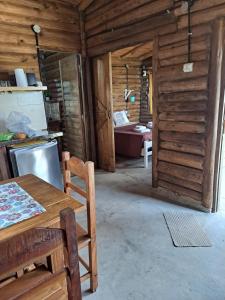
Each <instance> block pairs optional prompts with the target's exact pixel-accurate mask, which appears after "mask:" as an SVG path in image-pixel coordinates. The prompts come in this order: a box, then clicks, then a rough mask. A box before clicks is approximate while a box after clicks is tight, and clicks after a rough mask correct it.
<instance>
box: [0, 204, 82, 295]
mask: <svg viewBox="0 0 225 300" xmlns="http://www.w3.org/2000/svg"><path fill="white" fill-rule="evenodd" d="M60 223H61V228H60V229H58V228H57V229H55V228H54V229H50V228H34V229H30V230H28V231H26V232H24V233H21V234H19V235H16V236H14V237H13V238H11V239H8V240H5V241H3V242H1V243H0V257H1V259H0V276H3V275H7V274H12V273H13V272H17V270H19V269H20V270H21V269H23V268H25V267H26V266H27V265H29V264H31V263H33V262H35V261H43V260H44V259H45V262H46V263H45V265H42V266H37V267H36V268H35V269H34V270H33V271H31V272H28V273H24V274H23V275H22V276H21V277H20V278H18V279H14V280H13V281H12V280H9V281H11V282H10V283H7V281H3V282H2V283H1V285H2V287H1V288H0V299H1V300H12V299H20V300H30V299H32V300H42V299H48V300H50V299H55V298H56V299H57V298H58V299H69V300H81V285H80V272H79V258H78V247H77V238H76V221H75V215H74V211H73V210H72V209H71V208H67V209H64V210H63V211H61V213H60Z"/></svg>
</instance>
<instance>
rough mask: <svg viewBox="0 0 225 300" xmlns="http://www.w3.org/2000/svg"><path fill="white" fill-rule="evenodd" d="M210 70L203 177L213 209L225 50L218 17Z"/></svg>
mask: <svg viewBox="0 0 225 300" xmlns="http://www.w3.org/2000/svg"><path fill="white" fill-rule="evenodd" d="M212 32H213V33H212V40H211V55H210V70H209V100H208V114H207V120H208V121H207V128H206V157H205V163H204V177H203V200H202V204H203V206H204V207H206V208H208V209H210V210H211V209H212V204H213V202H214V201H215V199H213V198H214V196H215V195H214V193H213V185H214V176H215V162H216V147H217V146H216V145H217V132H218V115H219V106H220V99H221V72H222V59H223V51H224V19H222V18H221V19H217V20H215V21H214V23H213V31H212Z"/></svg>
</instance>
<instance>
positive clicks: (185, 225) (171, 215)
mask: <svg viewBox="0 0 225 300" xmlns="http://www.w3.org/2000/svg"><path fill="white" fill-rule="evenodd" d="M163 215H164V218H165V221H166V224H167V227H168V229H169V232H170V235H171V238H172V240H173V244H174V246H175V247H211V246H212V244H211V242H210V240H209V238H208V236H207V234H206V233H205V232H204V230H203V229H202V228H201V225H200V224H199V222H198V220H197V217H196V216H194V215H192V214H190V213H184V212H167V213H164V214H163Z"/></svg>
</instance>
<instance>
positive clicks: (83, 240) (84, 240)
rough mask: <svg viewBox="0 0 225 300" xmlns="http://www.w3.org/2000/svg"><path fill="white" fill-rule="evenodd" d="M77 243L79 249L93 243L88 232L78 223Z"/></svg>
mask: <svg viewBox="0 0 225 300" xmlns="http://www.w3.org/2000/svg"><path fill="white" fill-rule="evenodd" d="M77 241H78V248H79V249H81V248H84V247H86V246H87V245H88V243H89V242H90V241H91V239H90V237H89V236H88V232H87V231H86V230H85V229H84V228H83V227H82V226H81V225H80V224H79V223H77Z"/></svg>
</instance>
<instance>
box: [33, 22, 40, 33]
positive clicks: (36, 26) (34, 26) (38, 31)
mask: <svg viewBox="0 0 225 300" xmlns="http://www.w3.org/2000/svg"><path fill="white" fill-rule="evenodd" d="M32 30H33V32H34V33H35V34H39V33H41V27H40V26H39V25H37V24H34V25H32Z"/></svg>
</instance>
